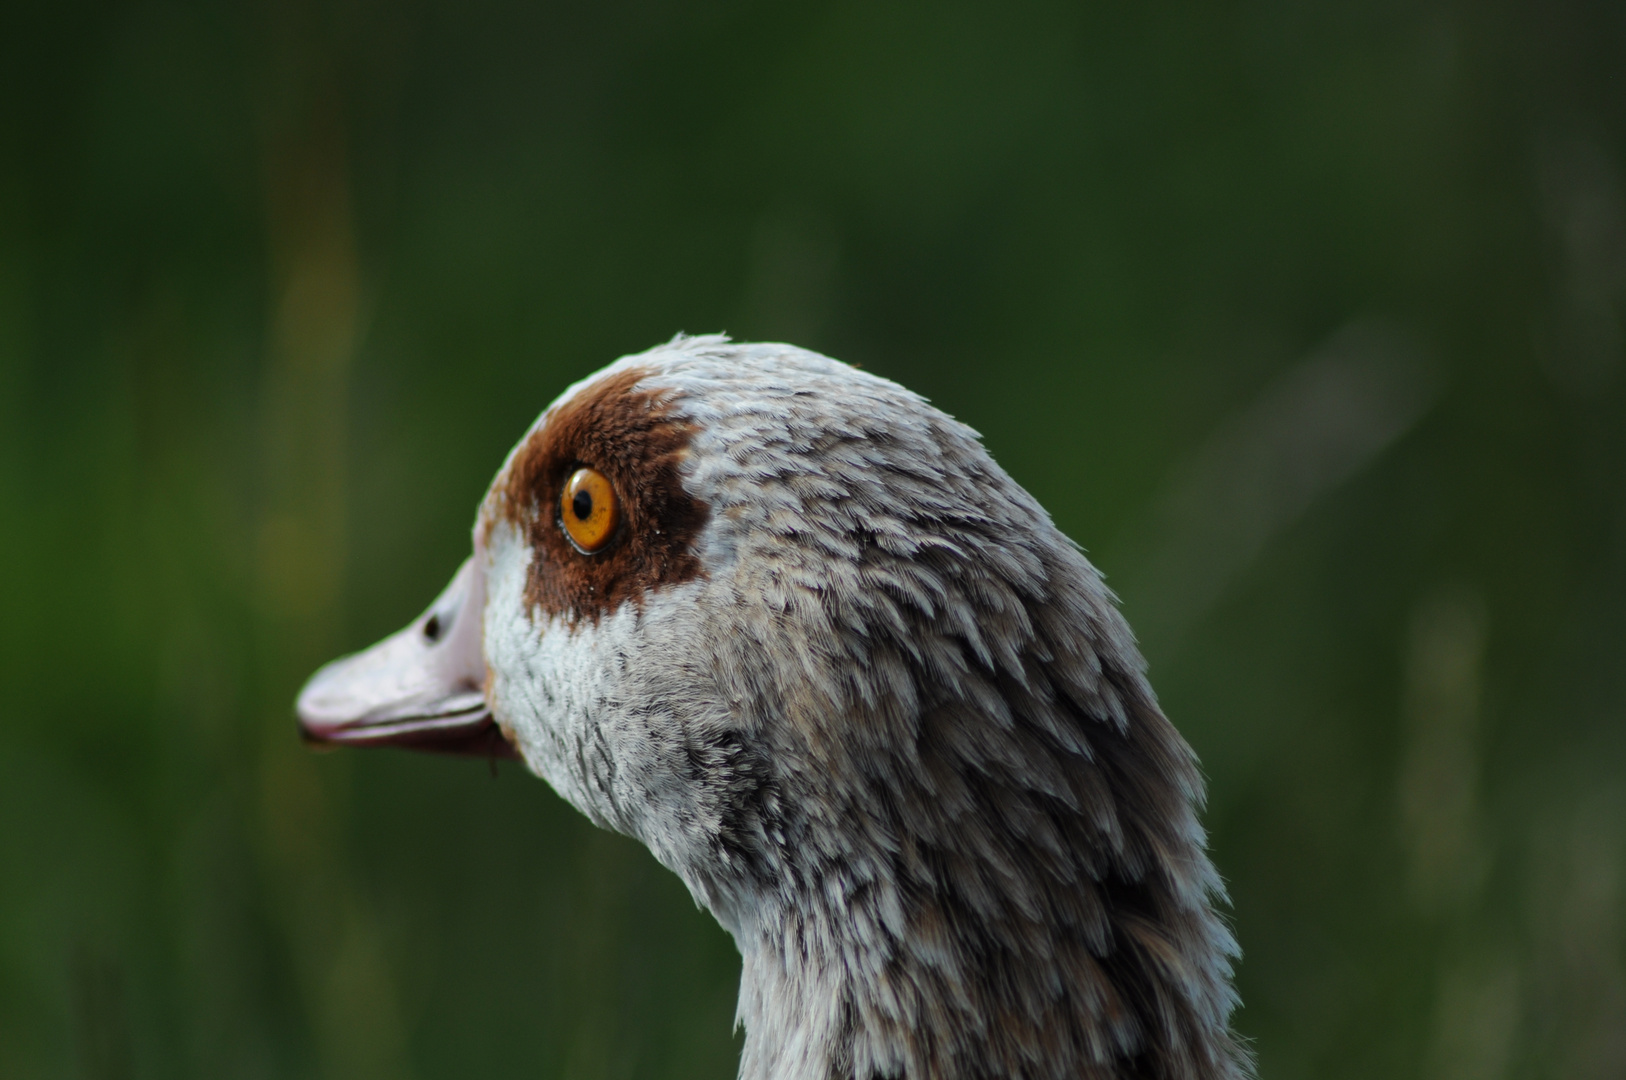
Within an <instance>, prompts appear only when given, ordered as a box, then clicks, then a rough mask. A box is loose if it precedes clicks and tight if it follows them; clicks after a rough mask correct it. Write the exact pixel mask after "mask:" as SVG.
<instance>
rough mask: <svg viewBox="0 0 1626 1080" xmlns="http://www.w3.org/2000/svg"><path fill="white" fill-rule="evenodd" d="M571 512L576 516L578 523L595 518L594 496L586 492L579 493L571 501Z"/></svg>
mask: <svg viewBox="0 0 1626 1080" xmlns="http://www.w3.org/2000/svg"><path fill="white" fill-rule="evenodd" d="M570 512H571V513H572V514H575V515H576V520H577V521H586V520H587V519H588V518H590V517H592V516H593V496H592V495H591V494H590V493H589V492H586V491H578V492H576V495H575V497H574V498H573V499H571V500H570Z"/></svg>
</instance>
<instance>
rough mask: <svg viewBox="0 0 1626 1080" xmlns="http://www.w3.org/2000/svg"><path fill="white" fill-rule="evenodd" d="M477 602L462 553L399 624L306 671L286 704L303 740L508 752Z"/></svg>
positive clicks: (481, 578) (474, 572)
mask: <svg viewBox="0 0 1626 1080" xmlns="http://www.w3.org/2000/svg"><path fill="white" fill-rule="evenodd" d="M485 602H486V598H485V575H484V574H483V573H482V572H481V569H480V566H479V564H478V562H477V561H476V560H475V559H472V558H471V559H469V560H468V561H467V562H465V563H464V564H463V565H462V567H461V568H460V569H459V570H458V571H457V575H456V576H455V577H453V578H452V583H451V584H450V585H448V586H447V587H446V591H445V592H443V593H441V594H440V596H439V597H438V598H437V599H436V600H435V602H434V603H433V604H431V605H429V610H428V611H426V612H424V613H423V614H422V615H421V616H419V617H418V618H417V619H416V620H414V621H413V622H412V623H411V624H410V625H409V626H407V628H406V629H404V630H401V631H399V632H398V633H395V634H392V635H391V636H390V637H387V638H385V639H384V640H383V641H380V642H379V643H378V644H377V645H374V646H373V647H372V648H370V649H367V650H365V651H364V652H359V653H356V654H355V655H354V656H346V657H344V658H343V659H340V660H335V661H333V662H332V663H331V664H328V665H327V666H325V667H323V668H322V669H321V670H320V671H318V672H317V673H316V674H315V675H312V676H311V678H310V681H309V682H307V683H306V684H305V688H304V689H303V690H301V691H300V692H299V701H298V703H297V705H296V706H295V709H296V711H297V712H298V714H299V730H300V733H301V734H302V735H304V737H305V740H306V741H307V742H312V743H323V744H343V745H351V746H401V747H406V748H408V749H412V750H430V751H434V752H437V753H442V754H470V755H477V756H480V757H493V758H496V757H508V758H512V757H518V756H519V755H518V754H517V753H516V752H515V750H514V747H513V746H512V745H511V744H510V743H509V742H508V740H507V739H506V738H504V737H503V734H502V731H501V729H499V728H498V727H497V722H496V720H495V719H494V718H493V717H492V715H491V708H490V706H489V704H488V703H487V702H486V698H485V679H486V665H485V653H484V650H483V648H482V640H481V639H482V636H483V635H482V626H481V624H482V623H483V622H484V615H485Z"/></svg>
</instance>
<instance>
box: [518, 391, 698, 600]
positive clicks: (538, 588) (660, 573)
mask: <svg viewBox="0 0 1626 1080" xmlns="http://www.w3.org/2000/svg"><path fill="white" fill-rule="evenodd" d="M651 374H652V372H651V371H650V370H649V369H647V368H628V369H626V370H625V371H619V372H617V373H616V374H614V375H611V376H609V377H607V378H604V379H601V380H599V381H598V382H597V383H594V384H593V385H591V386H588V387H586V388H585V389H583V390H582V391H580V392H579V393H577V394H576V396H575V397H573V398H571V399H570V400H569V401H567V402H565V403H564V404H563V405H561V406H559V407H558V408H557V409H556V410H555V411H554V413H553V415H551V416H549V417H547V418H546V421H545V422H544V423H543V425H542V426H541V427H540V428H538V429H537V430H536V431H534V432H532V433H531V435H530V436H529V437H528V438H527V439H526V440H525V444H524V445H523V446H521V447H520V449H519V451H518V452H517V453H516V454H515V455H514V459H513V463H512V464H511V465H510V466H509V469H508V475H507V477H506V478H505V479H504V481H503V482H502V486H501V488H500V491H499V494H500V496H501V497H500V499H499V501H498V504H497V513H498V514H499V515H501V516H502V517H504V518H505V519H506V520H508V521H510V522H512V523H513V524H515V525H517V526H519V527H520V528H521V529H522V530H524V531H525V533H526V535H527V538H528V539H529V540H530V543H531V550H532V552H533V558H532V559H531V567H530V571H529V576H528V578H527V580H526V585H525V602H526V607H527V609H528V610H529V609H531V608H536V607H540V608H541V609H542V612H543V614H544V615H557V616H563V617H564V618H565V620H566V621H567V622H568V623H569V624H570V625H571V626H575V625H577V624H579V623H580V622H581V620H583V619H588V620H591V621H592V622H594V623H597V622H598V620H599V619H600V618H602V617H604V616H605V615H608V614H609V613H610V612H612V611H614V610H616V609H617V608H619V607H620V606H621V605H622V604H624V603H626V602H627V601H628V600H631V601H632V602H633V603H634V604H637V605H640V606H641V605H642V604H643V599H644V596H645V595H647V594H648V593H650V592H653V591H655V590H657V589H661V588H665V587H667V586H670V585H680V584H682V583H683V582H685V581H690V580H693V579H694V578H696V577H698V576H699V575H700V574H701V573H702V572H703V571H702V569H701V566H700V560H699V559H698V558H696V557H695V554H694V552H693V550H691V548H692V544H693V541H694V538H695V536H696V535H697V534H698V533H699V532H700V529H701V528H702V527H703V526H704V525H705V523H706V516H707V513H708V509H707V507H706V505H705V504H704V503H702V502H701V501H700V500H698V499H696V498H694V497H693V496H692V495H690V494H689V493H688V492H687V491H685V490H684V488H683V479H682V477H681V476H680V475H679V473H678V466H679V464H680V463H681V462H682V460H683V456H684V454H685V453H686V452H687V450H688V446H689V439H690V436H691V435H692V434H693V430H694V428H693V425H692V424H690V423H689V422H688V421H686V420H683V419H682V418H680V417H678V416H677V415H676V414H675V412H674V411H673V409H672V402H671V395H670V394H669V393H666V392H662V391H659V390H646V389H640V388H639V386H638V384H639V383H640V382H641V381H642V380H643V379H645V378H646V377H648V376H649V375H651ZM584 465H585V466H589V467H591V468H594V469H597V470H598V471H599V472H601V473H603V474H604V475H605V476H606V477H608V478H609V480H610V483H611V484H612V485H613V486H614V487H615V490H616V494H617V495H618V496H619V497H620V500H621V522H620V524H619V525H618V526H617V530H616V535H614V536H612V537H611V538H610V540H609V541H608V542H607V543H606V544H605V546H604V548H603V550H601V551H598V552H595V553H594V554H591V555H584V554H582V553H581V552H579V551H577V550H576V548H575V547H574V546H573V545H572V544H571V543H570V541H569V540H568V539H567V538H566V537H565V534H564V531H563V530H562V529H561V528H560V525H559V520H558V503H559V492H560V490H561V488H562V487H563V485H564V483H565V481H566V479H567V478H568V477H569V476H570V474H571V473H572V472H573V471H574V470H576V469H578V468H580V467H582V466H584Z"/></svg>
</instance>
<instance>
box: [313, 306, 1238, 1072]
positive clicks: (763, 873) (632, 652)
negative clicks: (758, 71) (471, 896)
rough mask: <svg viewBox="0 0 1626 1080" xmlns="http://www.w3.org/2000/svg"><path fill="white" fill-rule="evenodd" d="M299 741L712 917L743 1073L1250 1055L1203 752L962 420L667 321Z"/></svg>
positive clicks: (1226, 1067)
mask: <svg viewBox="0 0 1626 1080" xmlns="http://www.w3.org/2000/svg"><path fill="white" fill-rule="evenodd" d="M296 711H297V714H298V718H299V723H300V727H301V729H302V733H303V735H304V737H305V738H306V739H307V740H309V741H311V742H314V743H324V744H341V745H355V746H398V747H410V748H415V749H421V750H436V751H443V752H449V753H464V754H481V755H490V756H494V757H495V756H508V757H516V758H518V759H520V760H521V761H522V762H523V763H524V765H525V767H526V768H528V769H529V770H530V771H531V772H533V773H535V774H536V775H538V776H540V777H541V778H543V779H544V780H546V781H547V782H548V783H549V784H550V785H551V786H552V787H553V788H554V790H555V791H557V792H558V793H559V794H560V795H561V796H563V797H564V798H565V799H566V800H568V801H569V802H570V803H571V804H572V805H573V806H575V807H576V808H577V809H578V810H580V811H581V812H582V813H584V814H585V815H587V817H589V818H590V819H591V820H592V821H594V822H595V823H597V824H598V825H600V826H602V827H604V828H607V829H613V830H615V831H617V832H620V833H624V834H626V835H627V836H630V837H633V838H635V839H637V840H638V841H640V842H642V843H643V844H644V845H645V846H646V847H647V848H648V849H649V850H650V852H651V853H653V855H654V856H655V858H656V859H658V860H659V861H660V862H661V863H662V864H664V865H665V866H666V867H668V868H669V869H670V870H672V871H673V872H675V873H676V874H677V875H678V876H679V877H681V878H682V880H683V881H684V883H685V884H686V885H687V886H688V888H689V890H690V892H691V893H692V894H693V896H694V899H695V901H696V902H697V903H698V904H700V905H701V906H703V907H704V908H706V909H707V910H709V911H710V912H711V913H712V914H713V915H714V916H715V917H716V919H717V921H718V922H719V923H721V925H722V926H723V927H724V928H725V929H726V930H727V931H728V932H729V934H731V935H732V937H733V939H734V941H735V943H736V945H737V946H738V949H739V952H740V955H741V958H742V967H741V977H740V994H739V1004H738V1012H737V1021H736V1022H737V1024H738V1025H740V1026H743V1028H744V1031H745V1041H744V1046H743V1049H742V1052H741V1060H740V1071H739V1076H740V1077H741V1080H881V1078H888V1080H892V1078H897V1080H903V1078H908V1080H971V1078H993V1077H1020V1078H1028V1080H1060V1078H1063V1077H1067V1078H1079V1077H1085V1078H1108V1077H1111V1078H1127V1077H1136V1078H1158V1080H1242V1078H1245V1077H1248V1076H1250V1075H1252V1064H1251V1059H1250V1055H1249V1053H1248V1050H1247V1048H1246V1046H1245V1045H1244V1044H1243V1042H1242V1040H1241V1039H1240V1038H1239V1037H1238V1036H1237V1035H1236V1034H1235V1033H1234V1031H1233V1030H1232V1028H1231V1013H1232V1011H1233V1009H1234V1008H1235V1007H1236V1006H1237V1004H1238V999H1237V995H1236V993H1235V991H1234V988H1233V981H1232V977H1233V972H1232V967H1233V963H1234V961H1235V960H1236V958H1237V957H1238V955H1239V952H1238V948H1237V945H1236V943H1235V941H1234V939H1233V936H1232V934H1231V932H1230V930H1229V928H1228V926H1227V923H1226V920H1225V918H1224V916H1223V914H1222V911H1223V906H1224V904H1225V903H1226V898H1225V893H1224V889H1223V885H1222V882H1221V880H1220V878H1219V876H1218V874H1217V872H1216V871H1215V868H1214V866H1213V864H1212V862H1211V861H1210V860H1209V858H1208V855H1207V854H1206V850H1205V847H1206V839H1205V835H1204V832H1203V829H1202V827H1201V825H1200V824H1199V820H1198V811H1199V809H1200V807H1201V804H1202V801H1203V798H1204V787H1203V781H1202V778H1201V775H1200V773H1199V771H1198V765H1197V761H1196V758H1195V756H1194V754H1193V752H1192V750H1191V749H1190V748H1189V746H1188V745H1187V743H1186V742H1185V741H1184V739H1183V738H1182V737H1181V736H1180V734H1179V733H1178V732H1177V731H1176V729H1175V728H1174V726H1173V725H1172V724H1171V723H1170V721H1169V720H1168V719H1167V718H1166V717H1165V716H1164V714H1163V712H1162V711H1161V710H1160V708H1159V705H1158V702H1157V699H1156V697H1155V696H1154V694H1153V692H1152V689H1151V686H1150V685H1149V683H1148V681H1147V678H1146V675H1145V663H1144V661H1143V660H1142V657H1141V655H1140V653H1139V651H1138V649H1137V646H1136V644H1135V640H1134V638H1133V636H1132V634H1131V632H1130V629H1129V626H1128V624H1127V623H1126V622H1125V620H1124V618H1123V617H1122V616H1121V615H1120V614H1119V611H1118V609H1117V603H1116V598H1115V597H1114V596H1113V595H1112V593H1111V592H1109V591H1108V589H1107V588H1106V586H1105V585H1104V584H1103V582H1102V579H1101V576H1100V574H1099V573H1098V572H1097V571H1096V570H1095V568H1094V567H1093V566H1092V565H1091V564H1090V563H1089V561H1088V560H1087V559H1086V558H1085V556H1084V554H1083V552H1082V550H1081V549H1080V548H1079V547H1078V546H1077V545H1076V544H1074V543H1073V542H1072V541H1071V540H1069V539H1068V538H1067V537H1066V536H1065V535H1063V534H1062V532H1061V531H1060V530H1059V529H1058V528H1057V527H1056V526H1055V525H1054V524H1053V523H1052V521H1051V519H1050V517H1049V515H1048V514H1047V513H1046V512H1045V510H1044V508H1043V507H1042V506H1040V504H1039V503H1038V502H1037V501H1036V500H1035V499H1034V498H1033V497H1032V496H1031V495H1029V494H1028V493H1027V491H1025V490H1024V489H1023V488H1021V487H1020V486H1018V485H1017V483H1016V482H1015V481H1014V480H1012V479H1011V477H1010V476H1008V475H1007V474H1006V473H1005V472H1004V470H1002V469H1001V468H1000V467H999V466H998V465H996V464H995V463H994V460H993V458H992V457H991V456H990V455H989V454H988V452H987V451H986V450H985V449H984V448H983V446H982V444H981V442H980V437H979V436H978V434H977V433H976V432H975V431H973V430H972V429H971V428H969V427H967V426H965V425H964V424H962V423H959V422H957V421H955V420H954V419H952V418H950V417H949V416H948V415H947V414H945V413H943V412H941V411H939V410H938V409H936V408H934V407H933V406H932V405H930V404H928V402H927V401H926V399H924V398H922V397H920V396H919V395H917V394H914V393H912V392H910V391H908V390H906V389H904V388H903V387H901V386H899V385H897V384H896V383H893V382H890V381H888V380H886V379H883V378H880V377H877V376H875V375H873V374H868V373H866V372H864V371H860V370H858V369H857V368H854V367H850V366H848V365H846V364H843V363H840V362H838V361H836V360H833V359H830V358H828V357H825V356H822V355H819V354H817V353H814V352H810V351H807V350H804V349H800V348H796V347H793V346H789V345H783V344H747V343H738V342H734V341H731V340H730V339H729V338H728V337H726V336H723V335H706V336H692V337H687V336H683V335H679V336H678V337H676V338H674V339H673V340H672V341H670V342H668V343H666V344H664V345H661V346H658V347H656V348H654V349H651V350H649V351H647V352H644V353H640V354H637V355H632V356H627V357H623V358H622V359H620V360H618V361H616V362H615V363H613V364H611V365H610V366H608V367H606V368H604V369H603V370H602V371H600V372H598V373H597V374H595V375H592V376H590V377H589V378H587V379H584V380H583V381H581V382H578V383H576V384H575V385H574V386H571V387H570V388H569V389H567V390H566V391H565V392H564V393H563V395H561V396H560V397H559V398H558V400H556V401H555V402H554V403H553V404H552V406H550V407H549V408H548V409H547V411H545V412H544V413H543V414H542V416H541V417H540V419H538V420H537V421H536V423H535V424H534V425H533V426H532V427H531V428H530V430H529V431H528V432H527V433H526V434H525V436H524V438H522V439H521V440H520V442H519V443H518V445H517V446H516V447H515V448H514V449H513V451H512V452H511V453H510V454H509V455H508V458H507V460H506V461H505V462H504V463H503V466H502V468H501V469H500V471H499V472H498V473H497V476H496V479H495V481H494V482H493V483H492V485H491V487H490V490H489V491H488V492H487V493H486V495H485V498H484V500H483V501H482V502H481V503H480V506H479V511H478V514H477V516H476V521H475V526H474V534H473V554H472V556H471V557H470V558H469V559H468V561H466V562H465V563H464V564H463V566H462V567H461V569H459V570H458V571H457V574H456V575H455V576H454V577H453V579H452V582H451V584H450V585H449V586H448V587H447V589H446V590H445V592H444V593H443V594H442V595H441V596H440V597H439V598H438V599H436V600H435V602H434V603H433V604H431V605H430V607H429V609H428V610H427V611H425V612H424V614H423V615H422V616H421V617H419V618H418V619H417V620H416V621H414V622H413V623H412V624H410V625H409V626H407V627H406V628H405V629H403V630H401V631H400V632H398V633H397V634H395V635H394V636H392V637H389V638H387V639H385V640H384V641H382V642H380V643H379V644H378V645H376V646H374V647H372V648H371V649H368V650H366V651H363V652H361V653H359V654H356V655H354V656H350V657H348V658H344V659H340V660H337V661H334V662H333V663H331V664H329V665H327V666H326V667H324V668H322V669H321V670H320V671H318V672H317V673H316V674H315V675H314V676H312V677H311V679H310V681H309V682H308V683H307V684H306V686H305V688H304V689H303V691H302V692H301V694H300V696H299V699H298V703H297V706H296Z"/></svg>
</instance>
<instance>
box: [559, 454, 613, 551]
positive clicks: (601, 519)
mask: <svg viewBox="0 0 1626 1080" xmlns="http://www.w3.org/2000/svg"><path fill="white" fill-rule="evenodd" d="M620 522H621V500H620V499H618V498H616V494H615V488H614V487H612V486H611V484H610V481H609V478H608V477H606V476H605V475H604V474H603V473H601V472H599V471H598V470H597V469H593V468H588V467H585V466H584V467H582V468H580V469H577V470H576V471H575V472H573V473H571V474H570V478H569V479H568V480H566V481H565V485H564V487H563V488H562V489H561V490H560V492H559V524H560V526H561V527H562V528H563V529H564V531H565V536H566V537H567V538H569V540H570V543H571V544H572V545H573V546H574V547H575V548H576V550H577V551H579V552H581V553H582V554H583V555H592V554H594V553H595V552H598V551H602V550H603V549H604V546H605V545H606V544H608V543H609V542H610V538H611V537H613V536H614V535H615V527H616V526H617V525H618V524H620Z"/></svg>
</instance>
